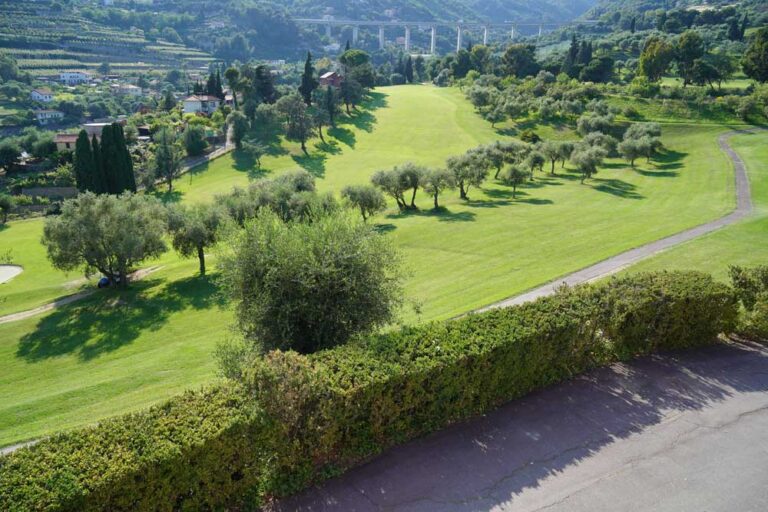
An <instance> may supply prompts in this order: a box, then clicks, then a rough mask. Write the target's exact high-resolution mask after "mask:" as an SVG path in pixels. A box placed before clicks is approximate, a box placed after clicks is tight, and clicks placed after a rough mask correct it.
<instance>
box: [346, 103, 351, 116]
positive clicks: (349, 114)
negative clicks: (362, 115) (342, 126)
mask: <svg viewBox="0 0 768 512" xmlns="http://www.w3.org/2000/svg"><path fill="white" fill-rule="evenodd" d="M345 105H346V107H347V115H348V116H351V115H352V112H351V111H350V110H349V103H345Z"/></svg>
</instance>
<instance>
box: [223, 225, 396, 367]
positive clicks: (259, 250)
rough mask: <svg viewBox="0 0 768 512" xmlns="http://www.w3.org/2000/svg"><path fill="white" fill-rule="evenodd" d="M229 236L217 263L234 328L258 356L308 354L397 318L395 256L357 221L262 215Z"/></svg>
mask: <svg viewBox="0 0 768 512" xmlns="http://www.w3.org/2000/svg"><path fill="white" fill-rule="evenodd" d="M230 236H231V238H229V239H228V240H227V243H225V244H222V246H223V247H224V248H225V249H224V251H223V252H222V254H221V257H220V259H219V265H218V266H219V268H220V269H221V270H222V275H223V283H224V289H225V291H226V292H227V293H228V295H229V296H230V297H231V298H232V300H233V302H234V304H235V311H236V316H235V317H236V323H237V327H238V328H239V330H240V331H241V333H242V334H243V335H244V337H245V339H246V340H247V341H248V342H249V343H250V344H251V346H252V347H254V348H255V349H256V350H257V351H269V350H274V349H280V350H295V351H297V352H299V353H302V354H308V353H312V352H316V351H318V350H322V349H327V348H331V347H334V346H337V345H341V344H344V343H346V342H347V341H349V340H350V339H351V338H353V337H355V336H359V335H364V334H368V333H371V332H374V331H376V330H377V329H379V328H381V327H383V326H384V325H387V324H388V323H391V322H392V321H393V320H394V319H395V314H396V312H397V310H398V307H399V305H400V304H401V302H402V299H401V297H402V287H401V271H400V261H401V258H400V257H399V255H398V254H397V253H396V252H395V250H394V248H393V246H392V245H391V242H390V240H389V239H387V238H386V237H384V236H383V235H380V234H379V233H377V232H376V230H375V229H374V228H373V227H372V226H369V225H367V224H365V223H364V222H362V221H361V220H359V219H358V218H355V217H352V216H350V215H349V214H344V213H336V214H331V215H326V216H322V217H319V218H317V219H315V220H314V221H313V222H311V223H304V222H288V223H286V222H283V221H282V220H281V219H280V218H279V217H277V216H276V215H275V214H273V213H271V212H264V213H262V214H260V215H259V216H257V217H256V218H254V219H252V220H251V221H249V222H247V223H246V225H245V228H244V229H242V230H237V231H234V232H232V233H231V235H230Z"/></svg>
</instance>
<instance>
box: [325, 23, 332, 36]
mask: <svg viewBox="0 0 768 512" xmlns="http://www.w3.org/2000/svg"><path fill="white" fill-rule="evenodd" d="M325 37H327V38H328V39H330V38H331V26H330V25H326V26H325Z"/></svg>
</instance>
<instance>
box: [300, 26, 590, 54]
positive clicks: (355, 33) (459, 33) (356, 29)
mask: <svg viewBox="0 0 768 512" xmlns="http://www.w3.org/2000/svg"><path fill="white" fill-rule="evenodd" d="M293 21H294V22H296V23H297V24H299V25H318V26H324V27H325V33H326V35H327V36H328V37H331V34H332V30H333V27H352V41H353V42H354V43H357V39H358V37H359V34H360V28H361V27H373V28H378V29H379V48H381V49H383V48H384V45H385V44H386V42H387V40H386V38H385V36H384V29H385V28H387V27H398V28H402V29H403V32H404V36H405V50H406V51H409V50H410V49H411V30H412V29H413V28H414V27H417V28H419V29H430V30H431V31H432V38H431V41H430V48H429V51H430V53H431V54H433V55H434V54H435V53H437V29H438V28H439V27H447V28H450V29H454V30H456V51H457V52H458V51H459V50H460V49H461V46H462V39H463V37H464V35H463V34H464V31H465V30H468V29H469V30H472V29H475V30H477V29H479V30H481V31H482V34H483V44H485V45H487V44H488V32H489V30H490V29H491V28H502V29H505V30H507V31H509V34H510V37H511V38H512V39H514V37H515V34H516V32H517V30H519V28H520V27H529V28H534V29H538V34H539V36H541V34H543V33H544V30H545V29H553V28H558V27H562V26H564V25H568V24H569V23H571V22H565V23H556V22H554V23H553V22H542V23H516V22H503V23H482V22H476V23H464V22H456V23H448V22H440V21H353V20H337V19H322V18H321V19H313V18H295V19H294V20H293ZM578 23H597V22H596V21H580V22H578Z"/></svg>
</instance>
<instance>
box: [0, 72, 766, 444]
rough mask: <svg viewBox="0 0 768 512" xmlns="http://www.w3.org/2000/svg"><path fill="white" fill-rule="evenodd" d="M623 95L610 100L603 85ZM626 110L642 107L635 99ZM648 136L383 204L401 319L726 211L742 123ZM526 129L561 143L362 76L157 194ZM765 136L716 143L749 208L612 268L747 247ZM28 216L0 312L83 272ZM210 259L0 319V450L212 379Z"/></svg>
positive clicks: (33, 301) (456, 99)
mask: <svg viewBox="0 0 768 512" xmlns="http://www.w3.org/2000/svg"><path fill="white" fill-rule="evenodd" d="M615 101H616V102H617V103H620V104H622V105H623V104H625V103H626V102H627V101H629V100H627V99H625V98H624V99H622V98H618V99H616V100H615ZM638 110H640V111H641V112H642V111H643V108H642V106H640V107H638ZM660 116H662V114H660V113H658V112H654V113H653V118H654V120H656V121H660V122H661V123H662V137H661V139H662V142H663V145H664V147H663V149H661V150H660V151H659V152H658V154H657V156H656V157H655V158H654V159H653V160H651V161H650V162H647V161H646V160H645V159H644V158H643V159H640V160H638V161H637V162H636V165H635V167H634V168H633V167H630V165H629V164H628V163H627V162H626V161H625V160H623V159H618V158H617V159H608V160H606V163H605V165H604V166H603V167H601V168H600V170H599V172H598V174H597V175H595V176H594V177H592V178H591V179H589V180H587V181H586V182H585V183H583V184H582V183H581V182H580V181H581V180H580V176H579V174H578V173H577V172H576V171H575V170H574V169H571V168H570V164H568V165H566V166H565V167H562V168H561V166H560V164H559V163H558V164H557V166H556V167H555V169H554V171H555V172H554V174H551V173H550V167H549V165H545V166H544V171H543V172H540V171H536V173H535V175H534V179H533V180H532V181H528V182H526V184H524V185H523V186H522V187H520V188H519V189H518V191H517V194H516V197H513V194H512V190H511V188H510V187H507V186H505V185H503V184H501V183H499V182H497V181H495V180H493V179H489V180H487V181H486V182H485V183H484V184H483V185H482V187H481V188H472V189H470V191H469V198H468V200H462V199H460V198H459V194H458V191H453V190H449V191H446V192H445V194H444V195H443V196H441V199H440V203H441V208H440V209H439V210H436V211H435V210H433V209H432V201H431V198H430V197H428V196H427V195H426V194H424V193H423V192H419V194H418V195H417V197H416V204H417V205H418V206H419V208H420V209H418V210H415V211H405V212H400V211H399V210H398V209H397V207H396V206H395V203H394V201H392V202H391V203H390V204H389V207H388V209H387V210H386V211H385V212H384V213H382V214H379V215H377V216H375V217H374V218H372V219H369V221H368V222H370V223H373V224H375V225H376V226H377V228H378V229H379V230H380V231H381V232H382V233H384V235H385V236H387V237H390V238H391V240H392V242H393V244H394V245H395V246H396V247H397V248H398V249H399V250H400V252H401V253H402V255H403V258H404V260H405V264H406V271H407V275H408V277H407V280H406V284H405V290H406V294H407V297H406V299H407V305H406V306H405V307H404V308H403V310H402V312H401V315H400V322H402V323H404V324H413V323H420V322H427V321H432V320H441V319H447V318H451V317H455V316H457V315H461V314H464V313H467V312H469V311H472V310H475V309H477V308H480V307H482V306H485V305H488V304H491V303H494V302H497V301H499V300H502V299H504V298H507V297H511V296H514V295H516V294H519V293H521V292H524V291H526V290H529V289H531V288H533V287H535V286H537V285H540V284H543V283H546V282H548V281H551V280H553V279H555V278H557V277H559V276H563V275H565V274H568V273H570V272H573V271H575V270H578V269H580V268H583V267H586V266H588V265H591V264H594V263H596V262H598V261H601V260H603V259H606V258H608V257H610V256H613V255H615V254H618V253H621V252H623V251H626V250H629V249H632V248H634V247H638V246H640V245H643V244H646V243H648V242H651V241H654V240H658V239H660V238H664V237H666V236H669V235H672V234H674V233H677V232H680V231H682V230H685V229H687V228H691V227H693V226H697V225H700V224H703V223H706V222H708V221H711V220H714V219H717V218H719V217H722V216H724V215H726V214H727V213H729V212H730V211H732V210H733V209H734V207H735V191H734V177H733V166H732V163H731V161H730V160H729V158H728V157H727V155H726V154H725V153H723V152H722V151H721V149H720V148H719V147H718V145H717V139H718V137H719V136H720V135H721V134H723V133H725V132H728V131H731V130H733V129H739V128H743V127H744V126H743V125H741V124H739V123H738V122H736V121H735V120H733V119H726V120H723V119H721V118H716V119H712V120H711V121H710V122H702V120H697V122H696V124H685V123H684V122H681V121H680V119H677V118H675V119H669V120H668V121H669V122H665V119H659V117H660ZM526 128H529V129H533V130H534V131H535V132H536V133H537V134H538V135H539V136H540V137H541V138H542V139H543V140H545V141H546V140H577V139H578V138H579V137H578V135H577V134H576V133H575V132H573V131H572V130H571V129H569V128H568V127H567V126H565V125H559V124H546V125H541V124H536V123H535V122H526V123H519V124H517V125H515V124H513V123H511V122H506V123H502V124H499V125H497V126H496V127H495V128H494V127H492V126H491V124H490V123H488V122H486V121H485V120H483V119H482V118H481V117H480V116H479V115H477V113H476V112H475V110H474V108H473V107H472V105H471V104H470V103H469V102H468V101H467V100H466V99H465V97H464V95H463V93H462V92H461V91H460V90H459V89H458V88H438V87H433V86H424V85H409V86H398V87H387V88H381V89H377V90H376V91H375V92H374V93H372V95H371V99H370V100H369V101H368V102H367V103H366V104H365V105H364V106H362V107H360V109H359V110H358V111H357V112H355V113H353V114H352V115H351V116H348V117H344V118H342V119H340V120H339V123H338V125H337V127H336V128H332V129H330V130H328V131H327V133H326V142H321V141H320V140H319V139H312V141H311V142H310V144H309V145H308V146H309V148H308V149H309V155H308V156H307V155H305V154H304V153H303V152H302V151H301V149H300V147H299V146H298V144H295V143H289V142H286V141H282V140H280V141H276V143H275V144H273V145H271V146H270V148H271V150H270V152H269V153H268V154H267V155H266V156H265V157H263V158H262V161H261V166H257V165H256V163H255V162H254V161H253V160H252V159H250V158H248V157H247V156H246V155H245V154H243V153H240V152H233V153H230V154H227V155H226V156H223V157H220V158H218V159H216V160H213V161H211V162H209V163H207V164H205V165H203V166H201V167H199V168H196V169H193V170H192V171H191V172H189V173H187V174H185V175H184V176H182V177H181V178H180V179H179V180H178V181H177V182H176V183H175V185H174V191H173V193H171V194H164V193H162V192H159V193H157V194H158V196H159V197H161V198H163V199H164V200H165V201H168V202H181V203H193V202H210V201H213V200H214V199H215V197H216V196H217V195H220V194H225V193H227V192H229V191H230V190H231V189H232V188H233V187H235V186H247V185H248V183H249V182H251V181H253V180H255V179H259V178H263V177H274V176H277V175H279V174H280V173H282V172H285V171H289V170H293V169H300V168H303V169H305V170H307V171H309V172H310V173H312V174H313V175H314V176H315V177H316V179H317V184H318V188H319V189H320V190H321V191H330V192H333V193H335V194H337V195H338V193H339V191H340V190H341V189H342V188H343V187H344V186H346V185H350V184H364V183H369V182H370V178H371V176H372V175H373V174H374V173H375V172H376V171H378V170H382V169H388V168H391V167H393V166H395V165H398V164H402V163H405V162H409V161H410V162H414V163H417V164H420V165H424V166H428V167H440V166H444V165H445V160H446V159H447V158H448V157H451V156H455V155H460V154H462V153H464V152H465V151H467V150H468V149H470V148H473V147H476V146H478V145H482V144H487V143H490V142H493V141H496V140H505V139H510V138H514V137H516V136H517V135H519V132H520V131H521V130H523V129H526ZM766 142H768V133H754V134H744V135H738V136H735V137H733V138H732V139H731V145H732V146H733V148H734V149H735V150H736V151H737V152H738V153H739V154H740V155H741V157H742V158H743V160H744V162H745V164H746V167H747V171H748V174H749V177H750V180H751V182H752V193H753V200H754V203H755V211H754V214H753V216H752V217H750V218H749V219H746V220H744V221H742V222H740V223H739V224H736V225H733V226H730V227H728V228H724V229H722V230H720V231H717V232H715V233H712V234H710V235H708V236H706V237H703V238H701V239H698V240H694V241H692V242H689V243H687V244H685V245H683V246H679V247H677V248H674V249H671V250H669V251H666V252H664V253H662V254H659V255H657V256H655V257H653V258H650V259H648V260H645V261H643V262H641V263H640V264H638V265H637V266H635V267H633V268H631V269H628V270H627V272H634V271H638V270H651V269H653V270H657V269H667V268H675V269H677V268H681V269H697V270H704V271H707V272H712V273H713V274H715V275H716V276H717V277H720V278H724V277H725V276H726V273H727V267H728V265H729V264H755V263H758V262H761V261H764V259H765V257H766V255H768V249H766V248H765V244H764V243H761V239H762V237H763V236H764V233H765V230H766V229H767V228H768V185H767V184H766V181H765V178H766V176H767V175H768V166H767V165H766V163H765V162H766V161H768V144H766ZM43 225H44V220H43V219H31V220H23V221H13V222H10V223H8V224H7V225H5V226H0V249H2V250H6V249H9V250H10V251H11V258H12V263H13V264H15V265H19V266H21V267H23V269H24V271H23V272H22V273H21V274H19V275H17V276H15V277H14V278H13V279H11V280H10V281H8V282H6V283H4V284H0V315H9V314H14V313H19V312H22V311H26V310H29V309H32V308H36V307H40V306H42V305H44V304H47V303H50V302H52V301H54V300H57V299H60V298H62V297H64V296H67V295H71V294H73V293H77V292H81V291H83V290H94V289H95V284H94V281H93V280H87V279H85V278H84V277H83V276H82V275H81V274H78V273H76V272H70V273H64V272H60V271H58V270H55V269H54V268H53V267H52V266H51V264H50V263H49V262H48V260H47V257H46V253H45V249H44V247H43V246H42V244H41V243H40V238H41V235H42V230H43ZM210 261H211V263H210V268H211V273H210V274H209V275H208V276H206V277H200V276H198V274H197V272H196V270H197V262H196V261H195V260H193V259H181V258H180V257H179V256H178V255H176V254H175V253H174V252H172V251H169V252H167V253H166V254H165V255H163V256H162V257H161V258H160V259H159V260H155V261H151V262H149V263H148V264H147V267H152V269H153V271H152V272H151V273H149V274H148V275H146V276H145V277H144V278H143V279H141V280H139V281H137V282H135V283H133V284H132V286H131V288H130V289H129V290H128V291H117V290H100V291H96V292H94V293H91V294H86V295H85V296H84V297H83V298H82V299H81V300H78V301H75V302H72V303H70V304H67V305H65V306H62V307H59V308H56V309H53V310H51V311H48V312H44V313H41V314H39V315H36V316H33V317H30V318H25V319H21V320H17V321H6V322H4V323H0V446H4V445H9V444H13V443H16V442H20V441H23V440H27V439H34V438H38V437H40V436H45V435H48V434H51V433H53V432H56V431H58V430H61V429H67V428H72V427H75V426H79V425H83V424H88V423H92V422H94V421H97V420H99V419H101V418H104V417H108V416H111V415H115V414H119V413H123V412H127V411H132V410H137V409H140V408H143V407H146V406H147V405H149V404H152V403H156V402H158V401H160V400H163V399H164V398H167V397H169V396H172V395H174V394H177V393H179V392H181V391H183V390H185V389H190V388H191V389H194V388H198V387H200V386H201V385H203V384H205V383H207V382H210V381H211V380H213V379H216V378H217V374H216V362H215V360H214V357H213V353H214V350H215V347H216V345H217V343H219V342H220V341H222V340H225V339H227V338H228V337H231V336H235V334H234V333H233V331H232V330H231V325H232V319H233V315H232V311H231V308H230V306H229V304H227V302H226V301H225V300H224V299H223V297H222V295H221V294H220V293H219V291H218V286H219V285H218V282H217V274H216V254H215V251H213V253H212V254H211V255H210Z"/></svg>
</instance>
